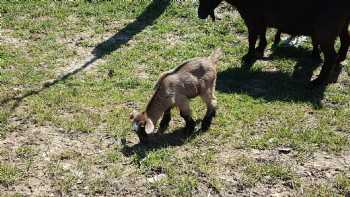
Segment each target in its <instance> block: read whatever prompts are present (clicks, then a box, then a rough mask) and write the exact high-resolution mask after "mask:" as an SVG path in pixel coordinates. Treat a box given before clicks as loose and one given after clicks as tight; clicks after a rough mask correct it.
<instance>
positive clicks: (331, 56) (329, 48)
mask: <svg viewBox="0 0 350 197" xmlns="http://www.w3.org/2000/svg"><path fill="white" fill-rule="evenodd" d="M334 44H335V36H333V37H326V38H323V39H322V41H321V42H320V46H321V50H322V52H323V54H324V57H325V60H324V64H323V66H322V70H321V73H320V75H319V76H318V77H317V79H315V80H314V81H313V82H312V85H313V86H319V85H326V84H328V83H329V82H330V75H331V73H332V72H333V69H334V68H335V64H336V58H337V53H336V51H335V49H334Z"/></svg>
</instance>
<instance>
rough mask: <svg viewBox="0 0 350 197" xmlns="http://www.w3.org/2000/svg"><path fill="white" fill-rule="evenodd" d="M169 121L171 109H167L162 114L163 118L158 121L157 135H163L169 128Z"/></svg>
mask: <svg viewBox="0 0 350 197" xmlns="http://www.w3.org/2000/svg"><path fill="white" fill-rule="evenodd" d="M170 120H171V108H169V109H167V110H166V111H165V112H164V114H163V118H162V120H161V121H160V124H159V129H158V133H164V131H165V130H166V129H167V128H168V126H169V122H170Z"/></svg>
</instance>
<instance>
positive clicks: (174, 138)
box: [121, 128, 204, 159]
mask: <svg viewBox="0 0 350 197" xmlns="http://www.w3.org/2000/svg"><path fill="white" fill-rule="evenodd" d="M203 133H204V132H202V131H198V132H195V133H193V134H187V133H186V132H185V130H184V128H182V129H176V130H175V131H173V132H171V133H164V134H159V135H157V134H153V135H149V139H148V143H144V144H141V143H139V144H135V145H133V146H124V147H123V148H122V150H121V152H122V153H123V154H124V156H126V157H130V156H132V155H134V154H136V155H137V156H138V158H141V159H142V158H145V157H146V156H147V153H148V152H149V151H153V150H157V149H162V148H166V147H173V146H182V145H183V144H186V143H187V142H189V141H191V140H193V139H195V138H196V137H197V136H199V135H201V134H203Z"/></svg>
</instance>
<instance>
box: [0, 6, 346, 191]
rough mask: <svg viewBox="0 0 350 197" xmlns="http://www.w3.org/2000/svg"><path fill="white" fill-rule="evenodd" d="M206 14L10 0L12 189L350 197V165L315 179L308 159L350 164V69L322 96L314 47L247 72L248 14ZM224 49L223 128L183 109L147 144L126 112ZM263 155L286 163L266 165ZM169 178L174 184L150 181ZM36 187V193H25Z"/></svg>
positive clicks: (6, 167)
mask: <svg viewBox="0 0 350 197" xmlns="http://www.w3.org/2000/svg"><path fill="white" fill-rule="evenodd" d="M197 6H198V2H197V1H168V0H154V1H151V0H143V1H131V0H127V1H119V0H112V1H98V0H96V1H85V0H78V1H46V0H43V1H25V2H24V1H10V0H6V1H1V2H0V12H1V18H0V23H1V32H0V34H1V36H0V38H1V44H0V138H1V140H0V159H1V161H4V162H3V163H1V166H0V171H1V173H0V174H1V175H0V191H1V192H0V193H3V194H4V195H38V196H47V195H79V194H85V195H105V196H115V195H118V196H123V195H136V194H145V195H149V196H154V195H161V196H207V195H208V193H211V194H216V195H219V194H221V195H223V196H225V195H229V194H230V195H240V194H243V195H244V194H245V195H249V194H251V192H257V193H260V194H262V195H264V194H265V195H270V194H271V195H272V194H274V193H278V192H280V191H286V192H288V193H289V194H291V195H307V194H312V193H314V194H320V195H321V196H322V195H323V196H327V194H333V193H336V194H339V195H344V192H347V191H348V190H349V186H348V185H349V184H348V177H347V175H346V174H344V173H342V172H344V171H345V169H346V168H347V167H348V166H346V165H345V166H340V167H339V166H338V167H337V168H340V171H336V173H335V174H334V176H333V177H335V178H334V179H332V178H329V177H327V176H316V175H315V176H312V177H311V178H310V177H308V176H306V175H305V174H308V172H309V171H312V170H314V168H312V167H310V165H311V164H310V163H312V161H314V160H315V161H316V160H317V158H313V157H312V156H313V155H314V154H315V155H317V153H319V152H322V153H324V154H326V155H327V157H328V158H331V159H334V158H339V157H340V158H342V157H343V158H345V159H344V160H346V158H347V157H348V151H349V130H350V124H349V121H348V117H349V116H350V110H349V109H350V107H349V106H350V94H349V92H350V91H349V90H350V89H349V76H347V75H346V73H345V72H344V73H343V74H342V76H341V79H340V82H339V83H337V84H333V85H330V86H328V87H327V88H325V89H318V90H310V89H309V88H308V87H307V86H306V85H305V84H306V82H305V81H307V80H308V78H310V77H311V75H310V74H312V72H313V71H314V70H315V69H316V67H317V66H318V64H319V63H316V62H314V61H312V60H311V59H310V58H308V56H309V55H310V53H311V43H310V42H305V43H304V44H303V45H302V46H301V47H298V48H293V47H280V48H277V49H276V50H275V51H269V52H268V51H266V54H267V53H273V58H272V59H271V60H268V61H257V62H256V63H255V64H254V66H253V67H252V68H251V69H250V70H243V69H241V67H242V64H241V58H242V56H243V55H244V54H245V53H246V52H247V48H248V45H247V29H246V27H245V25H244V22H243V21H242V19H241V18H240V17H235V16H234V14H232V13H234V11H233V10H232V8H230V6H228V5H224V6H222V7H221V8H220V9H218V10H217V12H218V14H220V15H221V16H222V20H220V21H217V22H215V23H213V22H211V21H203V20H200V19H198V18H197V10H196V8H197ZM273 33H274V31H272V30H269V32H268V40H269V43H272V41H273ZM215 47H221V48H222V49H223V50H224V52H225V56H224V57H223V59H222V60H221V62H220V65H219V73H218V80H217V91H216V95H217V97H218V105H219V111H218V114H217V117H216V118H215V120H214V122H213V125H212V127H211V130H210V131H209V132H207V133H203V134H201V135H197V136H193V137H191V138H187V137H186V136H183V135H182V134H181V128H182V127H183V123H182V122H181V121H182V120H181V117H180V116H179V113H178V111H177V110H174V111H173V112H172V114H173V121H172V123H171V125H170V128H169V130H168V132H167V133H166V134H165V135H164V136H163V137H159V138H158V139H155V142H154V143H153V144H151V145H137V143H138V139H137V137H136V136H135V134H134V133H132V132H131V129H130V122H129V119H128V117H129V114H130V112H132V111H133V110H142V109H143V108H144V107H145V105H146V103H147V101H148V99H149V98H150V96H151V95H152V92H153V85H154V83H155V81H156V80H157V78H158V76H159V75H160V73H162V72H163V71H166V70H169V69H171V68H173V67H174V66H176V65H179V64H180V63H182V62H183V61H185V60H186V59H189V58H193V57H197V56H206V55H209V54H210V53H211V51H212V50H213V49H214V48H215ZM268 47H269V48H270V47H271V44H270V45H269V46H268ZM349 60H350V59H349V58H348V59H347V62H349ZM344 66H345V67H347V69H348V70H350V66H349V64H345V65H344ZM69 71H71V72H69ZM67 72H68V73H69V74H64V73H67ZM317 72H318V70H317V69H316V71H315V73H314V75H316V74H317ZM53 79H56V80H53ZM50 80H53V81H50ZM191 106H192V109H193V115H194V117H195V118H196V119H200V118H201V117H203V115H204V113H205V106H204V105H203V103H202V102H201V101H200V99H194V100H193V102H192V103H191ZM122 138H126V140H127V144H126V146H124V145H122V144H121V143H120V140H121V139H122ZM280 148H290V149H291V153H289V154H281V153H279V152H278V150H279V149H280ZM242 155H243V156H242ZM254 155H255V156H254ZM256 155H259V156H260V157H261V158H268V157H270V155H274V157H273V159H270V160H266V161H265V160H264V162H261V161H260V160H261V158H260V157H259V158H260V159H259V158H257V157H256ZM300 158H302V159H300ZM317 162H321V161H319V160H317ZM321 163H322V162H321ZM302 166H306V167H304V168H302ZM319 168H320V167H316V169H317V171H320V172H321V171H322V169H319ZM334 168H336V167H332V166H331V167H329V169H328V170H326V171H327V172H328V171H330V172H329V173H331V172H332V171H333V170H334ZM300 169H303V170H301V171H302V172H300ZM159 174H165V175H166V178H165V179H162V180H160V181H159V182H155V183H149V182H148V181H147V179H149V178H152V177H155V176H157V175H159ZM38 177H39V178H40V179H38ZM311 179H312V180H317V181H316V182H315V183H314V182H310V180H311ZM33 180H35V181H33ZM42 183H45V184H42ZM28 185H30V186H31V187H32V188H37V190H36V191H34V193H33V192H28V191H29V190H23V189H21V188H26V187H27V186H28ZM43 185H45V186H43ZM9 186H11V187H13V188H10V187H9ZM35 192H38V193H35ZM264 192H265V193H264ZM303 192H304V193H303Z"/></svg>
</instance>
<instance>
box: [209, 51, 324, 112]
mask: <svg viewBox="0 0 350 197" xmlns="http://www.w3.org/2000/svg"><path fill="white" fill-rule="evenodd" d="M310 57H311V53H310V51H309V50H307V49H304V48H294V47H280V48H276V49H275V50H274V51H273V53H272V55H271V56H270V57H268V58H266V59H269V60H271V59H282V58H292V59H294V60H296V61H297V63H296V65H295V66H294V71H293V73H292V74H289V73H283V72H281V71H252V70H251V69H247V67H244V66H245V65H243V66H242V68H231V69H228V70H225V71H222V72H219V73H218V79H217V85H216V89H217V90H218V91H220V92H224V93H241V94H247V95H250V96H252V97H254V98H263V99H265V100H266V101H285V102H309V103H311V104H312V105H313V107H314V108H316V109H319V108H321V107H322V104H321V100H322V99H323V97H324V91H325V89H326V87H325V86H321V87H318V88H311V87H310V80H311V78H312V75H313V72H314V70H315V69H316V68H317V67H318V66H319V65H320V63H321V61H319V60H315V59H312V58H310Z"/></svg>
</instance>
